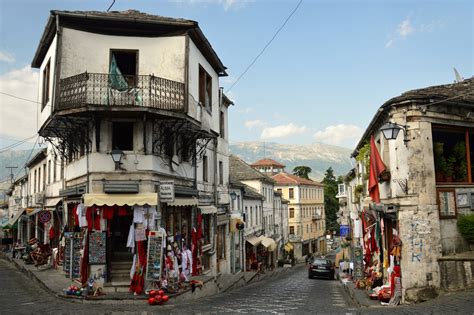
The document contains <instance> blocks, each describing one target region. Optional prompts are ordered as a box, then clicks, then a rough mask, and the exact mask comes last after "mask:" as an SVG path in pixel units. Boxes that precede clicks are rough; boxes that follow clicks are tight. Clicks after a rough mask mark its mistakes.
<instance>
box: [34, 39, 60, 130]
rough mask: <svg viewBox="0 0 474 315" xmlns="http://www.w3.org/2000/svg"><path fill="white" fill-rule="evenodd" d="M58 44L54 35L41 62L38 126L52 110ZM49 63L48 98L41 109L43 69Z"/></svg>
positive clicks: (39, 126)
mask: <svg viewBox="0 0 474 315" xmlns="http://www.w3.org/2000/svg"><path fill="white" fill-rule="evenodd" d="M57 44H58V35H54V38H53V41H52V42H51V45H50V46H49V48H48V51H47V52H46V55H45V57H44V59H43V62H42V63H41V66H40V69H39V76H38V99H37V102H38V128H41V126H42V125H43V124H44V122H45V121H46V119H48V117H49V116H50V115H51V113H52V110H53V106H52V105H53V99H54V95H53V90H54V74H55V73H56V47H57ZM48 62H49V63H50V67H49V89H48V91H49V100H48V102H46V105H45V106H44V108H43V109H42V106H43V105H42V100H43V81H44V74H43V72H44V69H45V67H46V65H47V64H48Z"/></svg>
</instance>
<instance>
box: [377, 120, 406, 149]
mask: <svg viewBox="0 0 474 315" xmlns="http://www.w3.org/2000/svg"><path fill="white" fill-rule="evenodd" d="M407 128H408V126H407V125H399V124H397V123H392V122H388V123H386V124H385V125H383V126H382V127H381V128H380V130H381V131H382V133H383V135H384V137H385V139H387V140H395V139H397V136H398V133H399V132H400V130H402V129H403V142H404V143H405V146H407V143H408V141H410V139H408V134H407Z"/></svg>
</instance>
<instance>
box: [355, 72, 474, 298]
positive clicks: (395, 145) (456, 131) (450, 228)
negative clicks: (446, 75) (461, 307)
mask: <svg viewBox="0 0 474 315" xmlns="http://www.w3.org/2000/svg"><path fill="white" fill-rule="evenodd" d="M473 91H474V79H473V78H470V79H467V80H464V81H462V82H457V83H454V84H447V85H440V86H431V87H427V88H423V89H418V90H412V91H408V92H405V93H403V94H402V95H400V96H397V97H394V98H392V99H390V100H388V101H387V102H385V103H384V104H383V105H382V106H381V107H380V108H379V110H378V111H377V112H376V114H375V116H374V118H373V119H372V121H371V122H370V124H369V126H368V127H367V129H366V130H365V132H364V134H363V136H362V138H361V140H360V141H359V143H358V145H357V147H356V150H355V151H354V153H353V156H354V157H356V159H357V161H358V163H357V167H356V169H355V173H354V174H348V176H346V182H347V183H349V186H350V189H348V193H351V197H352V200H354V202H355V203H356V204H355V209H356V210H358V213H359V214H360V217H356V218H354V219H357V220H359V219H362V220H363V221H364V222H363V223H364V225H363V227H364V233H363V234H362V235H363V237H364V241H363V242H362V246H364V247H365V248H364V252H365V254H367V248H370V246H369V245H368V243H367V235H368V234H371V233H372V232H371V231H373V232H375V234H371V235H372V236H374V235H375V236H376V239H377V240H379V238H378V233H380V232H381V233H382V236H381V238H380V242H379V244H378V247H379V248H378V250H376V251H374V249H373V248H372V250H371V251H372V252H369V256H372V260H378V261H379V266H378V268H379V269H380V271H381V272H383V273H384V277H387V276H388V272H387V261H388V262H390V256H393V255H395V265H399V266H400V267H401V282H402V293H403V301H407V302H411V301H420V300H424V299H426V298H429V297H430V296H432V295H433V294H436V291H437V289H439V288H450V287H454V286H456V285H458V284H459V283H460V285H459V286H461V287H462V286H465V285H469V283H471V284H472V276H470V275H471V274H472V271H473V270H474V269H473V268H474V266H473V265H472V264H471V262H470V261H464V262H461V263H459V262H458V263H456V262H454V261H450V258H449V257H450V255H452V254H454V253H460V252H462V251H465V250H468V249H469V246H468V244H467V243H466V241H465V240H464V239H463V238H462V237H461V235H460V234H459V232H458V230H457V227H456V222H457V219H458V218H459V216H460V215H462V214H470V213H473V210H474V203H473V202H474V189H473V180H474V169H473V168H472V162H473V161H474V154H473V151H472V148H473V147H474V115H472V113H473V108H474V93H473ZM383 134H385V136H384V135H383ZM371 137H373V144H372V145H370V142H369V141H370V139H371ZM375 151H377V152H378V153H379V156H380V161H381V163H380V161H377V160H378V158H377V157H374V154H375ZM369 161H370V163H368V162H369ZM370 170H372V172H371V171H370ZM369 195H370V197H369ZM377 199H380V201H379V200H377ZM351 207H352V206H351ZM366 224H368V225H366ZM374 229H375V231H374ZM394 248H395V249H396V250H395V251H394V250H393V249H394ZM369 250H370V249H369ZM367 263H370V262H367ZM390 265H391V264H390ZM366 267H368V266H367V265H366ZM390 267H391V268H393V266H390ZM454 270H455V271H454ZM388 271H390V270H388Z"/></svg>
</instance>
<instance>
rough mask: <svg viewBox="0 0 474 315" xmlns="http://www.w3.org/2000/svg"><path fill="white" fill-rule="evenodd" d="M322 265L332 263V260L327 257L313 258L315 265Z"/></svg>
mask: <svg viewBox="0 0 474 315" xmlns="http://www.w3.org/2000/svg"><path fill="white" fill-rule="evenodd" d="M321 265H330V262H328V261H327V260H325V259H315V260H313V266H321Z"/></svg>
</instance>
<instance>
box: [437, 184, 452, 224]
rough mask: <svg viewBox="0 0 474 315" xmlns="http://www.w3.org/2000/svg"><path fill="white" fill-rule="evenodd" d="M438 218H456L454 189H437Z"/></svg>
mask: <svg viewBox="0 0 474 315" xmlns="http://www.w3.org/2000/svg"><path fill="white" fill-rule="evenodd" d="M437 195H438V196H437V197H438V210H439V217H440V218H441V219H445V218H455V217H456V198H455V196H456V194H455V191H454V188H443V189H437Z"/></svg>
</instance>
